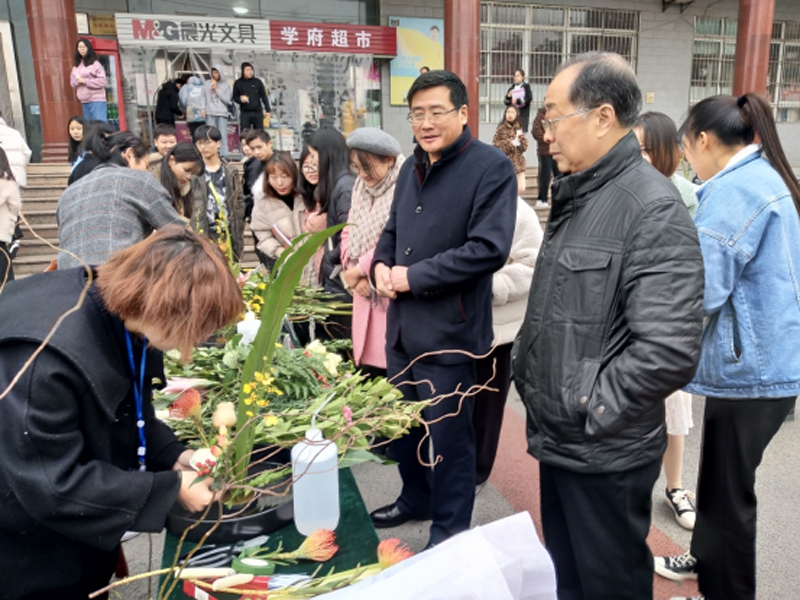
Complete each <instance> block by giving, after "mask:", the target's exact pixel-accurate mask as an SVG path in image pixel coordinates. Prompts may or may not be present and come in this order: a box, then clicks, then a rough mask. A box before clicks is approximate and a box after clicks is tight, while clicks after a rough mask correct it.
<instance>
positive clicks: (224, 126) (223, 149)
mask: <svg viewBox="0 0 800 600" xmlns="http://www.w3.org/2000/svg"><path fill="white" fill-rule="evenodd" d="M206 125H208V126H213V127H216V128H217V129H219V132H220V133H221V134H222V145H221V146H220V147H219V155H220V156H224V157H225V158H228V115H206Z"/></svg>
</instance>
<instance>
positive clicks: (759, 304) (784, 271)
mask: <svg viewBox="0 0 800 600" xmlns="http://www.w3.org/2000/svg"><path fill="white" fill-rule="evenodd" d="M681 133H682V134H683V147H684V152H685V155H686V160H687V161H689V164H690V165H691V166H692V168H693V169H694V171H695V172H696V173H697V175H698V177H699V178H700V179H701V180H702V181H704V182H705V183H704V184H703V185H701V186H700V187H699V188H698V190H697V196H698V199H699V207H698V209H697V215H696V216H695V224H696V225H697V231H698V232H699V235H700V245H701V247H702V251H703V263H704V266H705V294H704V296H703V312H704V313H705V317H706V319H705V323H704V331H703V346H702V353H701V356H700V367H699V368H698V370H697V373H696V375H695V377H694V380H693V381H692V382H691V383H690V384H689V385H688V386H687V387H686V391H688V392H691V393H693V394H701V395H704V396H705V397H706V403H705V415H704V419H703V445H702V453H701V460H700V472H699V473H700V474H699V478H698V482H697V520H696V523H695V527H694V535H693V536H692V545H691V549H690V551H689V553H687V554H684V555H681V556H679V557H658V558H657V559H656V572H657V573H659V574H660V575H663V576H665V577H668V578H670V579H686V578H689V577H697V578H698V580H699V581H698V583H699V587H700V592H701V593H702V594H703V595H704V596H705V597H706V598H709V599H711V600H719V599H726V600H727V599H731V598H736V599H737V600H753V599H754V598H755V597H756V517H757V506H756V493H755V480H756V469H757V468H758V466H759V464H760V463H761V459H762V457H763V454H764V450H765V449H766V447H767V445H768V444H769V442H770V441H771V440H772V437H773V436H774V435H775V433H777V431H778V429H780V426H781V424H782V423H783V422H784V419H785V417H786V415H787V414H788V413H789V411H790V410H791V408H792V407H793V406H794V405H795V400H796V397H797V395H798V394H800V353H799V352H797V340H798V339H800V301H798V284H797V273H800V245H798V243H797V240H798V239H800V185H798V182H797V179H796V177H795V176H794V174H793V172H792V168H791V166H790V165H789V163H788V161H787V160H786V155H785V154H784V151H783V148H782V147H781V142H780V139H779V138H778V133H777V131H776V127H775V120H774V118H773V116H772V108H771V107H770V105H769V103H768V102H767V101H766V100H764V98H763V97H761V96H760V95H758V94H755V93H748V94H745V95H743V96H739V97H738V98H736V97H733V96H712V97H710V98H706V99H704V100H701V101H700V102H698V103H697V104H695V105H694V106H693V107H692V108H690V109H689V116H688V117H687V119H686V121H685V122H684V124H683V126H682V127H681Z"/></svg>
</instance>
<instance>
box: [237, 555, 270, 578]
mask: <svg viewBox="0 0 800 600" xmlns="http://www.w3.org/2000/svg"><path fill="white" fill-rule="evenodd" d="M231 568H232V569H233V570H234V571H236V572H237V573H247V574H250V575H272V574H273V573H274V572H275V563H274V562H272V561H271V560H265V559H263V558H234V559H233V564H232V565H231Z"/></svg>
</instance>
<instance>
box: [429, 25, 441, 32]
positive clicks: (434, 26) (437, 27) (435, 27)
mask: <svg viewBox="0 0 800 600" xmlns="http://www.w3.org/2000/svg"><path fill="white" fill-rule="evenodd" d="M434 29H435V30H436V31H441V30H440V29H439V26H438V25H431V28H430V29H429V30H428V31H433V30H434Z"/></svg>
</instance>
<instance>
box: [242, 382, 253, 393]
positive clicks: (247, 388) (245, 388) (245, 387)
mask: <svg viewBox="0 0 800 600" xmlns="http://www.w3.org/2000/svg"><path fill="white" fill-rule="evenodd" d="M242 391H244V393H245V394H249V393H250V392H252V391H253V386H251V385H250V384H249V383H245V384H244V385H243V386H242Z"/></svg>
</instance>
